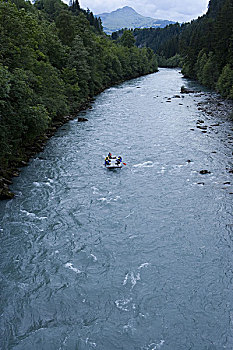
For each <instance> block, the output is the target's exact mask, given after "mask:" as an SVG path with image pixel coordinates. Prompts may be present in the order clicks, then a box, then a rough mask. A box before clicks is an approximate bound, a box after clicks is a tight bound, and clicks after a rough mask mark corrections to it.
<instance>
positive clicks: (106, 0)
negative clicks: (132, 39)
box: [79, 0, 209, 22]
mask: <svg viewBox="0 0 233 350" xmlns="http://www.w3.org/2000/svg"><path fill="white" fill-rule="evenodd" d="M208 2H209V0H79V4H80V6H81V8H83V9H87V8H89V9H90V10H91V11H92V12H93V13H94V14H95V15H96V14H99V13H103V12H111V11H114V10H116V9H118V8H120V7H123V6H130V7H132V8H133V9H134V10H136V11H137V12H138V13H140V14H141V15H143V16H148V17H153V18H156V19H168V20H173V21H178V22H187V21H190V20H191V19H195V18H197V17H198V16H201V15H203V14H204V13H205V12H206V10H207V5H208Z"/></svg>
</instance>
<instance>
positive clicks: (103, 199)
mask: <svg viewBox="0 0 233 350" xmlns="http://www.w3.org/2000/svg"><path fill="white" fill-rule="evenodd" d="M98 201H102V202H106V201H107V198H105V197H102V198H98Z"/></svg>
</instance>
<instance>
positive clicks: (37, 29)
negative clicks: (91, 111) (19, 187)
mask: <svg viewBox="0 0 233 350" xmlns="http://www.w3.org/2000/svg"><path fill="white" fill-rule="evenodd" d="M232 18H233V0H210V2H209V8H208V11H207V13H206V15H203V16H201V17H199V18H198V19H197V20H193V21H191V22H190V23H183V24H181V25H180V24H179V23H176V24H172V25H169V26H167V27H165V28H158V29H154V28H145V29H135V30H134V31H133V30H126V29H122V30H121V31H119V32H116V33H113V34H112V37H110V36H107V35H106V34H105V33H104V32H103V28H102V24H101V20H100V18H97V17H95V16H94V15H93V13H92V12H90V10H83V9H81V8H80V5H79V2H78V0H70V3H69V5H66V4H65V3H63V2H62V1H61V0H35V2H34V3H33V4H32V3H31V2H30V1H29V0H10V1H7V0H0V30H1V36H0V199H11V198H13V197H14V193H12V192H11V191H10V189H9V186H10V185H11V184H12V178H13V177H14V176H19V173H20V170H19V168H20V167H23V166H26V165H27V163H28V161H29V160H30V159H31V158H32V157H33V156H34V155H35V154H37V153H39V152H41V151H42V150H43V149H44V147H45V144H46V141H47V140H48V138H49V137H51V136H52V135H53V134H54V133H55V132H56V130H57V128H58V127H60V126H61V125H63V124H64V123H66V122H67V121H69V120H71V119H74V118H76V117H78V116H77V114H78V113H79V112H80V111H81V110H84V109H86V108H88V106H89V103H90V101H92V100H93V98H94V97H95V96H96V95H98V94H99V93H100V92H102V91H103V90H105V89H106V88H108V87H111V86H114V85H116V84H119V83H121V82H123V81H126V80H129V79H133V78H137V77H139V76H143V75H146V74H150V73H154V72H157V71H158V65H159V66H161V67H169V68H172V67H177V66H179V67H181V68H182V73H183V75H184V76H185V77H187V78H191V79H195V80H197V81H199V82H200V83H201V84H202V85H204V86H207V87H208V88H209V89H212V90H213V91H214V90H215V91H217V92H218V93H220V94H221V95H222V98H221V97H220V96H219V98H218V97H216V106H218V107H219V106H221V108H217V110H221V111H222V112H223V114H224V115H225V114H227V113H228V114H230V111H229V108H232V104H231V102H230V103H228V100H231V99H233V44H232V43H233V37H232V30H233V22H232ZM216 96H217V95H216ZM211 105H214V102H213V103H212V104H211ZM229 106H230V107H229ZM204 109H206V111H207V113H209V114H213V115H216V114H215V113H216V112H215V108H212V109H210V104H206V107H204ZM218 116H219V115H218ZM80 121H81V120H80Z"/></svg>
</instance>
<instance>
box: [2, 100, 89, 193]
mask: <svg viewBox="0 0 233 350" xmlns="http://www.w3.org/2000/svg"><path fill="white" fill-rule="evenodd" d="M90 102H91V100H89V101H88V102H87V103H85V104H84V105H83V106H82V107H81V108H80V110H79V112H80V111H82V110H85V109H87V108H88V107H90ZM77 114H78V112H77ZM77 114H75V115H69V116H64V117H62V118H60V119H59V120H55V121H54V122H53V124H52V125H51V126H50V127H49V128H48V129H47V131H46V132H45V134H44V135H41V136H40V137H39V138H37V139H36V140H35V142H34V143H33V144H31V145H29V146H26V147H25V148H24V149H23V150H21V151H20V156H19V158H18V159H16V160H15V161H14V162H11V163H10V164H9V166H8V168H7V169H2V168H0V200H6V199H12V198H14V193H13V192H12V191H11V190H10V185H11V184H12V179H13V178H14V177H17V176H19V175H20V169H21V168H22V167H24V166H27V165H28V163H29V161H30V159H31V158H32V157H34V156H35V155H36V154H37V153H39V152H42V151H43V150H44V148H45V146H46V143H47V141H48V139H49V138H50V137H52V136H53V135H54V134H55V132H56V131H57V129H58V128H60V127H61V126H62V125H63V124H65V123H67V122H68V121H69V120H72V119H75V118H77V121H78V122H82V121H86V119H85V118H79V117H78V116H77ZM84 119H85V120H84Z"/></svg>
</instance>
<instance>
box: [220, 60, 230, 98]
mask: <svg viewBox="0 0 233 350" xmlns="http://www.w3.org/2000/svg"><path fill="white" fill-rule="evenodd" d="M217 90H218V91H219V92H220V93H221V95H222V96H224V97H226V98H230V99H233V69H232V68H231V66H230V64H227V65H226V66H225V67H224V68H223V71H222V73H221V75H220V77H219V79H218V82H217Z"/></svg>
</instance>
